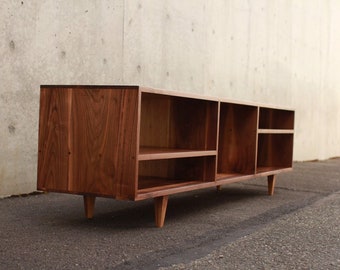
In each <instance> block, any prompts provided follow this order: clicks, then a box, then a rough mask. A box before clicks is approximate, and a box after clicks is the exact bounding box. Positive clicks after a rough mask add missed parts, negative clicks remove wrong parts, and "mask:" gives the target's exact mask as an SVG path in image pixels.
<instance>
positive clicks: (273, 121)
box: [259, 107, 294, 129]
mask: <svg viewBox="0 0 340 270" xmlns="http://www.w3.org/2000/svg"><path fill="white" fill-rule="evenodd" d="M259 128H260V129H294V111H289V110H280V109H271V108H263V107H261V108H260V119H259Z"/></svg>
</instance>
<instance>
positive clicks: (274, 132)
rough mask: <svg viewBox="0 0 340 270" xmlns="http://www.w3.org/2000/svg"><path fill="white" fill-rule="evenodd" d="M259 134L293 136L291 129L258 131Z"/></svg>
mask: <svg viewBox="0 0 340 270" xmlns="http://www.w3.org/2000/svg"><path fill="white" fill-rule="evenodd" d="M257 132H258V133H259V134H294V130H293V129H263V128H261V129H258V130H257Z"/></svg>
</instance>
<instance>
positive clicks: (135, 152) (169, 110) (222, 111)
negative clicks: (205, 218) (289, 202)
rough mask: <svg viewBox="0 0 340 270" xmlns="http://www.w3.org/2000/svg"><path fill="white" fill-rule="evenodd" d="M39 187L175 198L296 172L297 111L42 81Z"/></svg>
mask: <svg viewBox="0 0 340 270" xmlns="http://www.w3.org/2000/svg"><path fill="white" fill-rule="evenodd" d="M40 91H41V92H40V115H39V146H38V147H39V150H38V151H39V155H38V181H37V188H38V190H42V191H53V192H64V193H73V194H80V195H83V196H84V206H85V213H86V216H87V217H88V218H92V217H93V212H94V204H95V198H96V197H97V196H102V197H111V198H115V199H119V200H143V199H149V198H153V199H154V202H155V219H156V225H157V226H158V227H162V226H163V225H164V219H165V213H166V207H167V202H168V196H169V195H171V194H175V193H179V192H185V191H190V190H196V189H202V188H208V187H217V188H220V186H221V185H224V184H228V183H232V182H237V181H242V180H248V179H251V178H254V177H258V176H267V177H268V193H269V194H270V195H272V194H273V192H274V185H275V176H276V175H277V174H278V173H281V172H285V171H290V170H292V156H293V137H294V111H293V110H289V109H284V108H277V107H268V106H262V105H258V104H249V103H247V104H245V103H242V102H235V101H230V100H223V99H214V98H207V97H202V96H197V95H191V94H183V93H178V92H173V91H164V90H156V89H150V88H144V87H139V86H84V85H43V86H41V90H40Z"/></svg>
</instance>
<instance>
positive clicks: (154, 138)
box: [139, 92, 218, 160]
mask: <svg viewBox="0 0 340 270" xmlns="http://www.w3.org/2000/svg"><path fill="white" fill-rule="evenodd" d="M217 114H218V102H217V101H210V100H202V99H195V98H187V97H178V96H170V95H163V94H155V93H148V92H142V94H141V116H140V141H139V145H140V147H139V154H140V155H141V157H140V158H139V159H140V160H146V159H148V158H150V159H156V158H155V157H153V156H152V155H153V153H154V154H155V155H160V153H162V152H163V153H164V155H163V157H162V158H166V154H167V153H169V154H170V156H169V158H173V157H176V156H171V153H172V152H173V153H179V152H182V153H183V152H185V151H188V152H192V153H191V154H192V155H194V156H197V155H198V156H199V155H204V153H202V151H216V140H217V138H216V133H217ZM193 151H198V153H194V152H193ZM191 154H190V153H188V154H187V156H188V157H190V155H191ZM207 154H208V155H209V154H211V153H207ZM175 155H176V154H175ZM184 156H185V154H184ZM184 156H183V157H184Z"/></svg>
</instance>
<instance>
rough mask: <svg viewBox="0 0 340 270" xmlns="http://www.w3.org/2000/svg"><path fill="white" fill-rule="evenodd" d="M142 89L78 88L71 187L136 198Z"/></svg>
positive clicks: (71, 161) (75, 90)
mask: <svg viewBox="0 0 340 270" xmlns="http://www.w3.org/2000/svg"><path fill="white" fill-rule="evenodd" d="M137 101H138V91H126V90H124V89H115V90H112V89H100V88H98V89H86V88H85V89H74V90H73V103H72V132H71V138H70V140H71V143H70V144H71V149H72V154H71V160H70V168H69V170H70V171H71V172H72V178H71V179H70V181H69V190H70V191H77V192H81V193H93V194H102V195H104V196H106V195H111V196H114V197H115V196H117V197H120V198H127V197H129V196H131V197H134V194H135V181H136V155H137V153H136V152H137V108H138V106H137Z"/></svg>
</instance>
